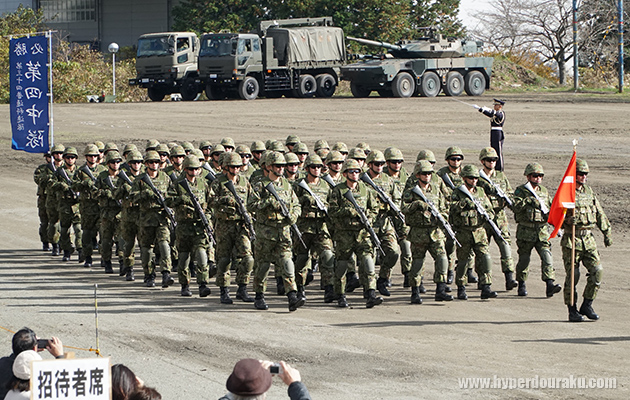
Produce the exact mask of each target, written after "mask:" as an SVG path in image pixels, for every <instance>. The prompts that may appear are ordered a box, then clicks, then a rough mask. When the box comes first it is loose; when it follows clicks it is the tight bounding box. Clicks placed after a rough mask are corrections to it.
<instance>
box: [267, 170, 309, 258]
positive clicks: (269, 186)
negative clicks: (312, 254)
mask: <svg viewBox="0 0 630 400" xmlns="http://www.w3.org/2000/svg"><path fill="white" fill-rule="evenodd" d="M265 189H267V190H268V191H269V193H271V195H272V196H273V197H274V198H275V199H276V200H277V201H278V203H280V213H281V214H282V216H284V217H285V218H289V209H288V208H287V205H286V203H285V202H284V201H283V200H282V199H281V198H280V196H278V192H276V188H275V187H274V186H273V182H269V183H268V184H267V186H265ZM291 229H293V233H295V236H297V237H298V239H299V240H300V243H302V246H304V248H305V249H308V246H306V243H304V239H303V238H302V232H300V228H298V227H297V225H296V224H291Z"/></svg>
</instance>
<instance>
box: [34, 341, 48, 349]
mask: <svg viewBox="0 0 630 400" xmlns="http://www.w3.org/2000/svg"><path fill="white" fill-rule="evenodd" d="M48 343H50V340H49V339H37V347H39V348H40V349H45V348H46V346H48Z"/></svg>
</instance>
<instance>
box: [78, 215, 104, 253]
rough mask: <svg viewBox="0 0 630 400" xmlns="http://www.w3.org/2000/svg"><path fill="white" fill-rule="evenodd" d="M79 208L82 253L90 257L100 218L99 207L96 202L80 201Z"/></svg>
mask: <svg viewBox="0 0 630 400" xmlns="http://www.w3.org/2000/svg"><path fill="white" fill-rule="evenodd" d="M79 210H80V211H81V229H83V237H82V245H83V255H84V256H85V257H92V254H93V253H94V243H95V242H96V235H97V234H98V230H99V225H100V223H99V221H100V219H101V213H100V208H99V206H98V204H97V203H96V204H94V203H93V202H89V203H87V204H83V203H81V205H80V206H79Z"/></svg>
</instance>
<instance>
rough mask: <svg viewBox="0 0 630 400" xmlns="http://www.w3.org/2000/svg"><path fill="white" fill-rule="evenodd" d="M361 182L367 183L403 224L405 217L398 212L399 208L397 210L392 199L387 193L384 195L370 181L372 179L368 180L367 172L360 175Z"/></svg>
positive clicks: (378, 187) (380, 189) (381, 190)
mask: <svg viewBox="0 0 630 400" xmlns="http://www.w3.org/2000/svg"><path fill="white" fill-rule="evenodd" d="M361 180H362V181H363V182H365V183H367V184H368V185H370V186H371V187H372V188H373V189H374V190H376V194H378V197H379V198H380V199H381V201H382V202H383V203H386V204H387V205H389V208H390V210H392V211H393V212H395V213H396V216H397V217H398V218H399V219H400V220H401V221H402V223H403V224H404V223H405V215H404V214H403V213H402V212H401V211H400V208H398V206H397V205H396V204H395V203H394V202H393V201H392V199H391V198H390V197H389V196H388V195H387V193H385V192H384V191H383V189H382V188H381V187H380V186H378V185H377V184H376V183H374V181H373V180H372V178H370V175H368V173H367V172H366V173H364V174H363V175H361Z"/></svg>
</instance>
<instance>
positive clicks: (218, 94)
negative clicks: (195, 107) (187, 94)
mask: <svg viewBox="0 0 630 400" xmlns="http://www.w3.org/2000/svg"><path fill="white" fill-rule="evenodd" d="M206 97H207V98H208V99H209V100H223V99H225V98H226V97H227V89H226V88H223V87H221V86H214V85H206Z"/></svg>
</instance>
